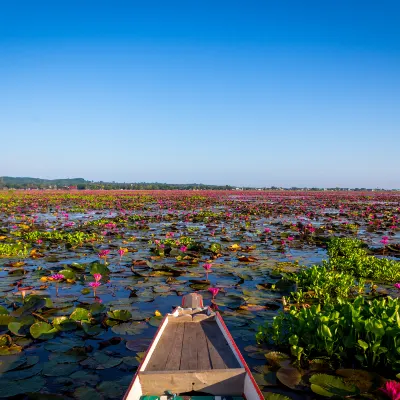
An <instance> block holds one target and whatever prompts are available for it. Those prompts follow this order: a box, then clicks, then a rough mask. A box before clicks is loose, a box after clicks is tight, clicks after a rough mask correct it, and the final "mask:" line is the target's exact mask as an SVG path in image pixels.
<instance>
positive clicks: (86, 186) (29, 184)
mask: <svg viewBox="0 0 400 400" xmlns="http://www.w3.org/2000/svg"><path fill="white" fill-rule="evenodd" d="M0 189H78V190H96V189H105V190H121V189H123V190H195V189H197V190H234V189H236V190H290V191H343V190H352V191H362V192H370V191H374V190H376V191H390V190H385V189H368V188H352V189H349V188H339V187H335V188H317V187H313V188H299V187H290V188H282V187H277V186H271V187H264V188H261V189H260V188H255V187H240V188H237V187H235V186H230V185H205V184H202V183H183V184H179V183H178V184H175V183H159V182H154V183H148V182H136V183H126V182H124V183H118V182H102V181H100V182H94V181H87V180H85V179H83V178H71V179H40V178H28V177H17V178H14V177H10V176H2V177H0ZM392 190H393V191H398V190H399V189H392Z"/></svg>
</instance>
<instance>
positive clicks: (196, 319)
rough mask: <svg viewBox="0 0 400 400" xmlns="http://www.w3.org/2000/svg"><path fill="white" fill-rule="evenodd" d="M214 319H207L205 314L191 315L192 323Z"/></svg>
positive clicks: (212, 318)
mask: <svg viewBox="0 0 400 400" xmlns="http://www.w3.org/2000/svg"><path fill="white" fill-rule="evenodd" d="M214 319H215V317H209V316H208V315H206V314H195V315H193V322H200V321H204V320H210V321H211V320H214Z"/></svg>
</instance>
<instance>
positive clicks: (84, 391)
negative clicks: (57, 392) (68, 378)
mask: <svg viewBox="0 0 400 400" xmlns="http://www.w3.org/2000/svg"><path fill="white" fill-rule="evenodd" d="M74 397H75V399H78V400H103V399H104V398H103V396H102V395H101V394H100V393H99V392H97V391H96V390H95V389H93V388H91V387H88V386H84V387H80V388H78V389H76V390H75V392H74Z"/></svg>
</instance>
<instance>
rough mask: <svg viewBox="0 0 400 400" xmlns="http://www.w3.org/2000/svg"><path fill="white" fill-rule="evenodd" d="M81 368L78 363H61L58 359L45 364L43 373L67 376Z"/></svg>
mask: <svg viewBox="0 0 400 400" xmlns="http://www.w3.org/2000/svg"><path fill="white" fill-rule="evenodd" d="M78 368H79V366H78V365H76V364H65V363H63V364H59V363H57V360H51V361H49V362H47V363H45V364H44V366H43V375H45V376H66V375H71V374H72V373H73V372H75V371H77V370H78Z"/></svg>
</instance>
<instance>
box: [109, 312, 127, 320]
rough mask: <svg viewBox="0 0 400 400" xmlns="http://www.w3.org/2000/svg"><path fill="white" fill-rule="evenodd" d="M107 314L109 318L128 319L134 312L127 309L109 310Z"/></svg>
mask: <svg viewBox="0 0 400 400" xmlns="http://www.w3.org/2000/svg"><path fill="white" fill-rule="evenodd" d="M107 315H108V317H109V318H111V319H116V320H117V321H128V319H130V318H131V317H132V314H131V313H130V312H129V311H127V310H113V311H108V312H107Z"/></svg>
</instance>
